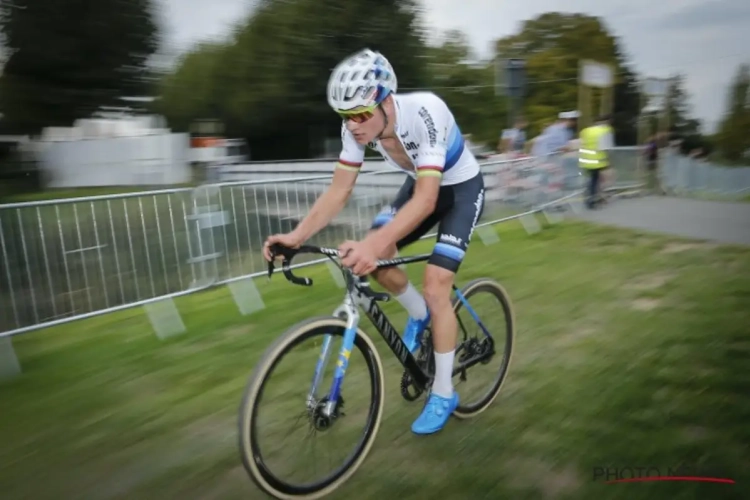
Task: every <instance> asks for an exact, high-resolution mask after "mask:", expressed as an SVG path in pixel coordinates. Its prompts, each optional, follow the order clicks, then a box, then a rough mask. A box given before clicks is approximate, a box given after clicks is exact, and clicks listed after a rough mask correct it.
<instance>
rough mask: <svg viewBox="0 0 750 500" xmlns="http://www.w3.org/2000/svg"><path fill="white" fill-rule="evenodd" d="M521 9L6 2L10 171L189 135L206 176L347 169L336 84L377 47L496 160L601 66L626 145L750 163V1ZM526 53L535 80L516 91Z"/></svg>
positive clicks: (2, 165) (183, 157) (318, 2)
mask: <svg viewBox="0 0 750 500" xmlns="http://www.w3.org/2000/svg"><path fill="white" fill-rule="evenodd" d="M524 4H525V5H524V6H512V7H509V6H502V5H500V4H498V6H488V5H486V4H484V3H482V2H478V1H476V2H471V1H470V2H463V3H462V5H463V7H462V8H460V9H458V8H457V7H456V5H457V4H453V3H450V2H441V1H437V0H423V1H415V0H393V1H385V2H378V3H377V4H373V3H372V2H368V1H365V0H362V1H360V0H351V1H347V2H340V1H330V2H329V1H327V0H315V1H313V0H309V1H303V0H295V1H281V0H279V1H270V0H269V1H258V2H254V1H250V0H221V1H215V2H210V3H206V2H199V1H194V0H101V1H98V2H86V1H76V2H73V1H60V0H34V1H31V0H12V1H11V0H4V1H3V2H2V17H1V18H0V19H1V23H2V24H1V25H0V28H1V32H2V39H1V40H2V45H0V47H1V49H0V68H2V70H1V71H2V74H1V76H0V113H1V115H0V116H1V118H0V136H2V153H1V154H2V156H0V171H2V175H3V177H4V180H6V181H9V180H10V179H11V178H13V177H14V176H16V175H22V176H23V177H24V178H26V180H27V181H30V180H31V177H34V178H37V182H38V183H39V185H38V186H37V187H44V185H45V181H44V179H43V178H40V177H41V176H40V172H44V171H45V169H46V170H50V169H52V168H53V167H50V166H49V165H48V164H49V163H50V162H51V161H56V162H63V163H64V162H65V160H64V159H63V158H61V155H62V153H61V151H62V149H60V148H59V147H58V148H57V149H56V152H55V155H54V156H56V157H57V159H56V160H51V159H49V156H51V155H47V159H44V157H45V155H44V154H43V153H42V152H41V151H43V150H44V146H45V145H48V144H49V143H50V142H53V141H56V142H71V141H74V140H80V139H82V138H92V137H104V136H121V137H122V136H133V135H155V134H159V133H160V132H159V131H161V133H162V134H164V133H167V132H171V133H172V134H178V133H179V134H188V136H189V139H187V145H186V144H185V137H184V136H179V139H174V138H173V139H172V141H171V142H169V141H167V142H166V143H162V142H159V144H163V145H162V146H161V147H165V148H166V147H167V146H166V144H170V146H169V147H170V148H172V149H174V148H179V149H184V148H188V149H189V151H188V152H187V153H186V154H182V152H179V153H177V152H176V153H174V154H175V155H177V158H179V159H180V161H182V162H184V161H187V162H189V163H192V164H194V165H195V164H199V163H200V160H201V159H203V160H205V159H206V158H207V157H206V155H207V154H210V155H213V156H212V159H213V160H215V161H219V160H221V161H223V162H224V163H231V162H234V163H237V162H241V161H245V160H253V161H266V160H281V159H304V158H320V157H335V156H336V154H337V152H338V151H337V148H338V132H339V126H340V123H339V121H338V119H337V117H336V115H335V114H334V113H332V112H331V110H330V109H329V108H328V105H327V103H326V99H325V85H326V81H327V78H328V75H329V72H330V70H331V69H332V68H333V66H334V65H335V64H336V63H337V62H338V61H339V60H341V58H343V57H344V56H346V55H347V54H350V53H352V52H353V51H355V50H358V49H359V48H360V47H365V46H366V47H371V48H373V49H376V50H379V51H382V52H383V53H384V54H386V55H387V57H388V58H389V59H390V60H391V62H392V64H393V65H394V67H395V68H396V71H397V73H398V78H399V91H402V92H405V91H409V90H416V89H430V90H433V91H436V92H438V93H439V95H440V96H441V97H442V98H444V99H445V100H446V101H447V102H448V104H449V105H450V107H451V109H452V110H453V112H454V113H455V114H456V116H457V119H458V122H459V123H460V124H461V127H462V130H463V131H464V132H465V133H466V134H470V138H471V141H472V144H475V145H477V147H479V148H481V147H485V148H486V149H488V150H491V151H495V150H496V149H497V147H498V144H499V139H500V137H501V135H502V132H503V130H504V129H510V128H511V127H512V126H513V124H514V118H515V117H514V116H512V115H518V114H522V115H523V116H524V117H525V119H526V122H527V124H528V127H527V130H526V137H527V138H528V139H529V140H531V139H533V138H534V137H535V136H538V135H539V134H540V133H541V132H543V131H544V129H545V128H546V127H547V126H548V125H550V124H552V123H554V122H555V121H556V120H557V117H558V114H559V113H560V112H563V111H567V110H575V109H579V108H583V109H582V111H584V112H585V111H586V106H585V102H583V101H582V99H583V98H584V97H585V96H584V97H582V91H581V78H580V77H579V74H580V67H581V61H595V62H597V63H598V64H602V65H606V66H607V68H608V70H610V71H611V84H610V87H611V88H610V89H608V91H609V92H611V94H612V95H611V99H610V101H611V102H610V104H609V105H608V106H607V108H608V110H610V109H611V111H612V112H613V115H614V122H613V125H614V127H615V130H616V137H615V143H616V144H617V145H618V146H632V145H637V144H646V143H648V142H649V141H651V140H654V139H660V141H661V143H664V142H665V141H667V140H674V141H679V145H680V152H681V153H682V154H684V155H688V156H691V157H694V158H700V159H703V160H707V161H711V162H715V163H716V164H719V165H744V164H747V163H748V148H749V147H750V143H748V141H750V138H749V136H748V134H747V133H746V131H747V129H748V127H749V126H750V125H748V124H749V123H750V122H749V121H748V120H750V117H749V116H750V109H749V107H748V88H749V87H750V83H749V82H750V70H749V69H748V65H747V57H746V56H747V53H746V50H745V47H747V43H748V40H747V39H746V38H747V34H746V33H744V32H743V30H742V28H741V27H740V26H741V25H740V24H737V23H738V22H739V20H740V19H743V16H745V17H746V16H747V6H746V4H745V3H743V2H739V1H738V0H722V1H717V2H711V3H710V6H709V4H704V3H703V2H695V3H684V2H664V3H663V4H660V6H659V7H654V6H652V5H649V4H648V3H647V2H640V3H638V4H637V5H633V4H632V3H627V4H626V3H623V2H613V3H610V4H608V5H607V6H598V5H596V3H595V2H588V1H585V0H579V1H578V2H573V3H571V4H570V5H568V6H567V7H566V12H558V11H556V10H553V9H552V6H553V4H552V3H550V2H546V1H542V0H539V1H535V2H534V1H532V2H524ZM526 4H528V5H526ZM578 4H580V5H578ZM548 7H549V11H546V10H547V9H546V8H548ZM701 33H704V34H705V36H703V35H701ZM513 58H519V59H521V60H523V62H524V66H525V74H524V75H523V84H522V88H521V89H519V90H518V91H514V92H508V90H509V88H508V86H507V85H508V81H507V71H506V62H507V61H508V60H509V59H513ZM743 58H744V59H743ZM649 78H652V79H653V78H658V79H660V80H662V81H664V82H666V87H665V89H664V90H663V91H662V94H663V95H660V96H659V102H656V101H655V100H653V99H652V100H649V99H648V98H645V96H646V93H647V89H645V88H644V82H646V81H647V79H649ZM597 91H599V90H598V89H595V92H597ZM511 94H512V95H511ZM511 97H512V98H513V99H511ZM594 99H596V96H595V97H594ZM652 101H653V102H652ZM597 111H598V110H597V108H596V106H594V108H592V109H591V110H590V111H589V113H588V116H587V117H586V119H584V120H583V122H582V125H586V124H587V123H588V120H590V119H591V118H592V117H593V116H595V115H596V113H597ZM658 132H662V134H661V135H657V133H658ZM216 138H219V139H221V141H220V142H216V141H215V139H216ZM165 140H166V139H165ZM175 140H180V141H182V142H181V143H180V145H179V146H177V145H175V144H173V143H174V141H175ZM144 141H145V140H144ZM152 142H153V141H152ZM143 143H144V144H145V142H143ZM154 144H156V143H154ZM531 145H532V141H529V143H528V144H527V150H528V149H529V148H530V147H531ZM82 147H83V146H80V147H78V148H76V147H68V148H66V149H65V151H66V153H65V154H66V155H76V154H79V153H76V151H83V149H81V148H82ZM150 147H157V146H150ZM216 148H219V149H216ZM209 152H210V153H209ZM81 154H82V153H81ZM102 154H103V155H104V156H105V157H111V156H112V155H111V154H109V153H102ZM125 154H127V153H126V152H122V151H120V152H117V153H116V155H125ZM19 163H26V166H25V172H23V173H22V172H19V171H18V169H19ZM55 168H57V169H60V168H62V167H60V166H59V165H58V166H57V167H55ZM177 177H179V180H182V181H187V180H190V181H192V179H187V178H185V176H184V175H181V176H177ZM177 177H176V178H177ZM110 184H117V182H113V181H111V182H110Z"/></svg>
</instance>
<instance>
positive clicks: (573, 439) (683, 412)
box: [0, 0, 750, 500]
mask: <svg viewBox="0 0 750 500" xmlns="http://www.w3.org/2000/svg"><path fill="white" fill-rule="evenodd" d="M563 7H564V11H563V10H562V8H563ZM748 25H750V2H748V1H747V0H715V1H711V2H707V1H703V0H662V1H661V2H654V1H652V0H629V1H627V2H626V1H620V0H618V1H610V2H597V1H594V0H570V1H568V2H565V3H564V6H563V5H562V4H561V3H560V2H559V1H557V0H525V1H522V2H516V1H514V2H505V1H502V2H494V3H493V2H488V1H486V0H461V1H457V0H419V1H417V0H379V1H373V0H257V1H251V0H211V1H202V0H0V499H2V500H4V499H6V498H8V499H13V500H16V499H22V498H23V499H26V498H28V499H33V500H40V499H51V500H58V499H60V498H65V499H67V498H71V499H73V498H76V499H77V498H83V499H114V498H117V499H138V500H142V499H151V498H153V499H159V500H163V499H165V498H170V499H171V498H175V499H185V498H191V499H192V498H200V499H204V498H205V499H232V498H238V499H239V498H263V495H262V494H261V493H260V492H259V491H258V490H257V489H256V488H255V487H254V486H252V483H251V482H250V480H249V479H248V477H247V474H246V472H245V471H244V469H243V468H242V465H241V463H240V461H239V457H238V452H237V441H236V429H237V408H238V406H239V404H240V399H241V396H242V391H243V389H244V387H245V384H246V382H247V377H248V376H249V374H250V372H251V371H252V369H253V367H254V366H255V364H256V363H257V361H258V359H259V358H260V356H262V354H263V352H264V351H265V349H266V348H267V346H268V345H269V344H270V343H271V342H273V341H274V339H276V338H277V337H278V336H279V335H280V334H281V333H282V332H283V331H285V330H286V329H287V328H289V327H290V326H291V325H293V324H294V323H295V322H297V321H301V320H303V319H306V318H309V317H310V316H314V315H320V314H328V313H330V312H331V311H333V310H334V309H335V308H336V307H337V306H338V305H339V304H340V301H341V296H342V294H343V291H342V290H341V289H340V284H339V283H338V282H337V281H336V276H335V275H334V276H331V274H330V273H329V270H328V269H326V268H325V267H323V266H311V267H308V268H306V270H305V272H304V273H302V274H306V275H310V276H313V277H314V278H315V280H316V284H315V287H313V288H312V289H310V288H304V289H303V288H301V287H292V286H291V285H290V284H288V283H287V282H285V281H284V280H283V279H278V278H274V281H273V282H271V283H269V282H268V281H267V280H266V278H265V276H266V274H265V273H266V263H265V262H264V261H262V259H261V256H260V247H261V245H262V242H263V241H264V238H265V237H266V236H267V235H268V234H271V233H275V232H280V231H288V230H290V229H291V228H293V227H294V226H295V225H296V223H297V222H298V221H299V220H300V219H301V218H302V217H304V215H305V214H306V213H308V211H309V210H310V207H311V206H312V204H313V203H314V201H315V199H316V197H317V195H319V194H320V193H321V192H322V190H323V189H325V186H326V185H327V184H328V182H329V181H330V176H331V172H332V169H333V161H334V159H335V158H336V157H337V155H338V154H339V148H340V127H341V121H340V119H339V118H338V117H337V115H336V114H335V113H333V112H332V110H331V109H330V108H329V107H328V104H327V101H326V97H325V91H326V83H327V80H328V77H329V74H330V71H331V70H332V69H333V67H334V66H335V65H336V64H337V63H338V62H339V61H340V60H341V59H342V58H343V57H345V56H347V55H349V54H351V53H353V52H355V51H357V50H359V49H361V48H363V47H369V48H371V49H374V50H379V51H381V52H382V53H383V54H384V55H386V56H387V58H388V59H389V60H390V62H391V63H392V65H393V66H394V69H395V71H396V73H397V76H398V83H399V92H409V91H411V90H430V91H433V92H435V93H437V94H438V95H439V96H440V97H442V98H443V99H444V100H445V101H446V102H447V103H448V105H449V106H450V108H451V110H452V112H453V113H454V114H455V116H456V118H457V121H458V123H459V125H460V127H461V130H462V132H463V133H464V135H465V137H466V138H467V140H468V142H469V144H470V147H471V148H472V150H474V152H475V153H476V155H477V156H478V157H479V159H480V161H481V165H482V170H483V173H484V175H485V182H486V186H487V193H486V208H485V212H484V214H483V216H482V219H481V221H480V222H481V223H482V225H483V230H480V229H481V228H480V229H478V230H477V232H476V234H477V237H476V238H475V240H476V241H477V243H476V244H475V243H472V247H471V250H470V252H469V253H468V254H467V259H466V262H465V264H464V266H463V267H462V270H461V274H460V275H459V281H461V282H462V283H466V282H468V281H469V280H470V279H472V278H475V277H478V276H490V277H492V278H494V279H496V280H498V281H500V282H501V283H502V284H503V286H505V287H507V290H508V292H509V294H510V295H511V297H512V298H513V302H514V306H515V307H516V308H517V309H516V313H517V321H518V338H517V347H516V349H517V352H518V353H519V354H514V361H513V365H512V368H511V370H510V376H509V380H508V382H507V384H506V385H505V386H504V388H503V392H502V393H501V395H500V396H499V398H498V400H497V403H495V404H494V405H493V407H492V408H490V409H489V410H488V411H487V412H485V413H484V414H483V415H482V416H481V417H480V418H477V419H474V420H471V421H466V422H462V423H461V424H455V425H453V423H451V424H450V425H451V428H450V430H448V431H447V432H444V433H442V434H441V435H439V436H436V437H435V438H434V439H432V438H431V439H430V440H415V439H413V437H412V436H411V435H410V434H409V432H408V426H409V425H410V424H411V422H412V420H413V419H414V418H415V417H416V414H417V411H418V403H416V404H414V405H412V406H408V405H407V403H405V402H404V401H403V400H402V399H401V398H400V396H399V394H398V391H397V389H396V388H397V387H398V384H399V379H400V376H401V371H400V369H399V367H398V366H397V364H396V363H395V361H394V359H393V357H392V356H390V355H389V354H388V352H387V347H386V346H385V345H384V343H383V342H382V341H381V339H379V338H376V339H375V343H376V345H377V346H378V349H379V350H380V353H381V356H383V359H384V361H385V369H386V385H387V389H386V410H385V417H384V422H383V426H382V430H381V431H380V434H379V436H378V441H377V442H376V444H375V446H374V447H373V449H372V452H371V454H370V456H368V458H367V460H366V461H365V462H364V465H363V466H362V468H361V469H360V470H359V471H358V472H357V474H355V475H354V476H353V477H352V479H351V480H350V481H349V482H348V483H347V484H346V485H344V487H343V488H342V489H341V490H339V491H336V492H335V494H334V495H333V497H334V498H349V497H351V496H353V495H357V496H361V497H362V498H384V497H386V496H389V495H391V496H393V495H395V496H398V497H399V498H415V499H421V498H426V497H429V498H432V497H436V496H440V497H443V498H451V499H453V498H456V499H464V498H501V497H502V498H514V499H515V498H519V499H521V498H529V499H535V500H536V499H547V498H567V499H576V500H581V499H586V500H588V499H591V500H602V499H605V498H606V499H632V498H653V499H662V498H675V499H676V498H685V499H687V498H737V499H739V498H749V497H750V490H748V487H747V484H748V481H747V478H748V475H747V474H748V468H747V464H748V463H750V456H749V455H748V450H750V434H749V433H748V429H750V427H748V425H747V422H748V421H749V420H750V405H748V399H747V394H748V390H750V378H748V373H749V372H748V370H747V359H748V356H750V345H749V344H748V341H747V333H748V329H747V325H748V324H749V323H750V310H749V309H748V307H747V299H748V297H750V279H749V277H750V253H749V252H750V251H749V250H748V248H747V247H741V246H724V245H720V243H728V242H729V243H737V242H739V243H748V241H749V240H748V238H749V237H750V227H749V226H748V224H750V215H748V209H749V207H750V204H748V203H746V202H747V201H750V54H749V52H748V47H750V30H748V29H747V26H748ZM602 113H611V115H612V117H613V119H612V125H613V127H614V130H615V136H614V142H615V148H614V149H613V150H611V151H609V152H608V156H609V159H610V162H611V165H612V167H613V168H612V169H611V172H612V177H611V178H609V179H608V180H607V186H606V187H607V189H608V191H607V193H610V194H611V193H617V194H622V195H623V196H622V197H621V198H615V197H612V198H611V201H612V203H611V204H610V205H608V206H606V207H605V208H604V209H603V210H601V211H600V212H598V214H599V215H597V216H598V217H602V218H607V217H611V219H608V220H603V219H602V220H594V222H598V223H599V224H589V223H585V222H581V221H580V219H581V218H584V217H583V216H582V215H581V213H580V212H578V211H577V209H580V206H579V205H577V204H576V203H577V201H576V200H578V195H579V194H580V190H581V188H582V186H583V184H582V179H581V175H580V172H579V169H578V154H577V149H578V141H577V136H578V133H579V132H580V131H581V130H582V129H583V128H585V127H588V126H589V125H591V124H592V123H593V122H594V120H595V118H596V117H597V115H599V114H602ZM562 123H564V124H566V127H570V128H568V129H566V133H569V137H567V139H568V140H567V142H566V141H563V143H564V144H566V146H565V147H563V148H550V147H548V145H549V142H547V140H548V139H549V137H550V135H549V134H550V133H551V132H550V130H553V129H555V127H557V126H558V125H559V124H562ZM558 129H559V127H558ZM368 155H369V156H370V158H369V161H366V162H365V166H364V168H363V173H362V174H361V175H360V178H359V179H358V183H357V186H356V188H355V190H354V193H353V196H352V198H351V199H350V202H349V204H348V205H347V207H346V208H345V210H344V211H343V212H342V213H341V214H340V215H339V217H337V218H336V220H335V221H334V222H333V223H332V224H331V225H330V226H329V227H328V228H326V230H324V231H322V232H321V233H320V234H319V235H318V236H316V239H315V240H314V241H313V242H312V243H316V244H325V245H337V244H339V243H340V242H341V241H342V240H344V239H350V238H357V237H359V236H361V235H362V234H364V232H365V231H366V230H367V228H368V227H369V224H370V221H371V220H372V217H373V216H374V215H375V214H376V213H377V211H378V210H379V209H380V207H381V206H382V205H383V204H385V203H388V202H389V201H390V200H391V199H392V196H393V194H394V192H395V190H396V189H398V187H399V186H400V185H401V183H402V182H403V175H404V174H403V173H402V172H394V171H393V170H391V169H388V168H387V167H386V166H385V165H383V162H382V161H381V160H380V159H379V158H377V157H376V155H374V154H372V153H371V152H368ZM649 173H656V178H657V179H653V178H651V177H649V176H648V175H647V174H649ZM652 181H654V183H651V182H652ZM631 194H632V195H633V197H634V199H627V196H629V195H631ZM641 194H659V196H640V195H641ZM665 195H666V196H665ZM695 198H702V199H701V200H696V199H695ZM706 198H711V199H712V200H721V201H715V202H713V201H712V202H709V201H707V200H706ZM727 200H732V201H734V202H736V203H728V202H727ZM574 201H576V203H574ZM634 207H635V208H634ZM638 207H642V208H638ZM562 216H564V217H565V218H566V219H569V220H565V221H564V222H561V219H562ZM589 217H594V216H591V215H589ZM618 218H619V219H618ZM613 221H614V222H618V223H619V222H622V223H621V224H614V223H613V224H614V225H609V227H605V226H604V225H603V224H601V223H602V222H606V223H608V224H609V223H610V222H613ZM623 221H624V222H623ZM639 221H640V222H639ZM589 222H590V221H589ZM629 227H630V228H632V227H637V228H640V229H639V230H638V231H631V230H629V229H627V228H629ZM688 229H689V230H688ZM654 231H658V232H661V233H670V234H671V235H670V236H667V235H661V234H655V233H654ZM686 235H687V236H695V235H697V237H699V238H701V239H702V240H713V241H710V242H706V241H698V242H695V241H690V242H688V241H686V240H683V239H681V238H678V236H686ZM430 237H431V236H430ZM475 240H473V241H475ZM427 243H429V244H431V243H432V242H431V241H430V242H427ZM429 244H426V243H417V244H416V246H415V249H414V250H413V251H414V252H420V251H428V250H429V248H430V246H429ZM410 251H411V250H410ZM308 263H310V262H308ZM422 271H423V268H422V267H420V266H419V265H417V266H411V267H410V268H409V273H410V276H411V278H412V280H414V282H415V284H420V283H421V275H422ZM384 309H385V310H386V312H387V313H388V314H389V317H390V318H391V319H392V321H393V324H394V325H398V326H400V325H402V324H403V321H405V319H406V317H405V314H404V313H403V310H402V309H401V308H399V306H398V305H395V306H394V305H393V304H386V305H384ZM362 323H363V328H364V329H365V331H367V332H370V333H372V329H371V328H370V327H369V325H366V324H365V322H364V321H363V322H362ZM376 335H377V334H376ZM304 374H305V375H306V374H307V372H305V373H304ZM290 401H291V399H287V400H285V401H283V403H290ZM290 404H291V403H290ZM283 406H284V405H283V404H279V405H278V408H277V409H280V408H282V407H283ZM279 413H280V414H281V417H283V416H285V415H284V414H283V413H284V412H283V411H281V410H280V411H279ZM286 416H288V415H286ZM281 417H279V420H280V418H281ZM270 427H274V425H270ZM301 442H303V441H302V440H300V441H293V442H292V444H290V445H285V446H284V447H283V448H284V449H283V450H282V451H284V452H286V453H287V454H288V455H290V458H289V459H290V460H291V459H294V458H300V457H303V456H304V457H306V455H305V454H304V453H302V452H303V451H305V449H304V448H302V447H301V445H299V443H301ZM316 463H317V462H315V460H312V461H310V462H308V463H307V465H311V466H313V467H314V466H315V464H316ZM680 466H685V467H687V468H689V469H690V470H693V471H696V473H702V474H704V475H709V474H710V475H715V476H721V477H730V478H733V479H735V480H737V484H735V485H712V484H698V483H693V484H680V485H675V484H638V485H617V486H611V485H605V484H604V483H603V482H602V481H599V480H598V478H597V476H596V474H595V473H594V474H593V476H592V472H594V471H596V470H601V469H602V468H605V469H607V468H611V469H612V470H614V471H615V476H617V477H618V478H619V477H622V474H623V471H624V470H627V469H629V468H637V467H646V468H648V467H654V468H657V469H660V470H661V471H662V472H665V471H667V470H669V468H673V469H674V468H675V467H680ZM607 470H610V469H607ZM631 486H632V487H633V488H639V489H628V488H630V487H631ZM717 488H718V489H717ZM722 488H723V489H722Z"/></svg>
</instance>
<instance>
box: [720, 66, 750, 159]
mask: <svg viewBox="0 0 750 500" xmlns="http://www.w3.org/2000/svg"><path fill="white" fill-rule="evenodd" d="M716 145H717V147H718V148H719V150H720V155H721V157H722V159H725V160H727V161H729V162H731V163H740V164H741V163H747V162H748V154H750V64H743V65H741V66H740V67H739V68H738V69H737V75H736V76H735V78H734V81H733V82H732V84H731V85H730V88H729V98H728V99H727V109H726V112H725V114H724V119H723V120H722V123H721V126H720V127H719V131H718V133H717V134H716Z"/></svg>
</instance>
